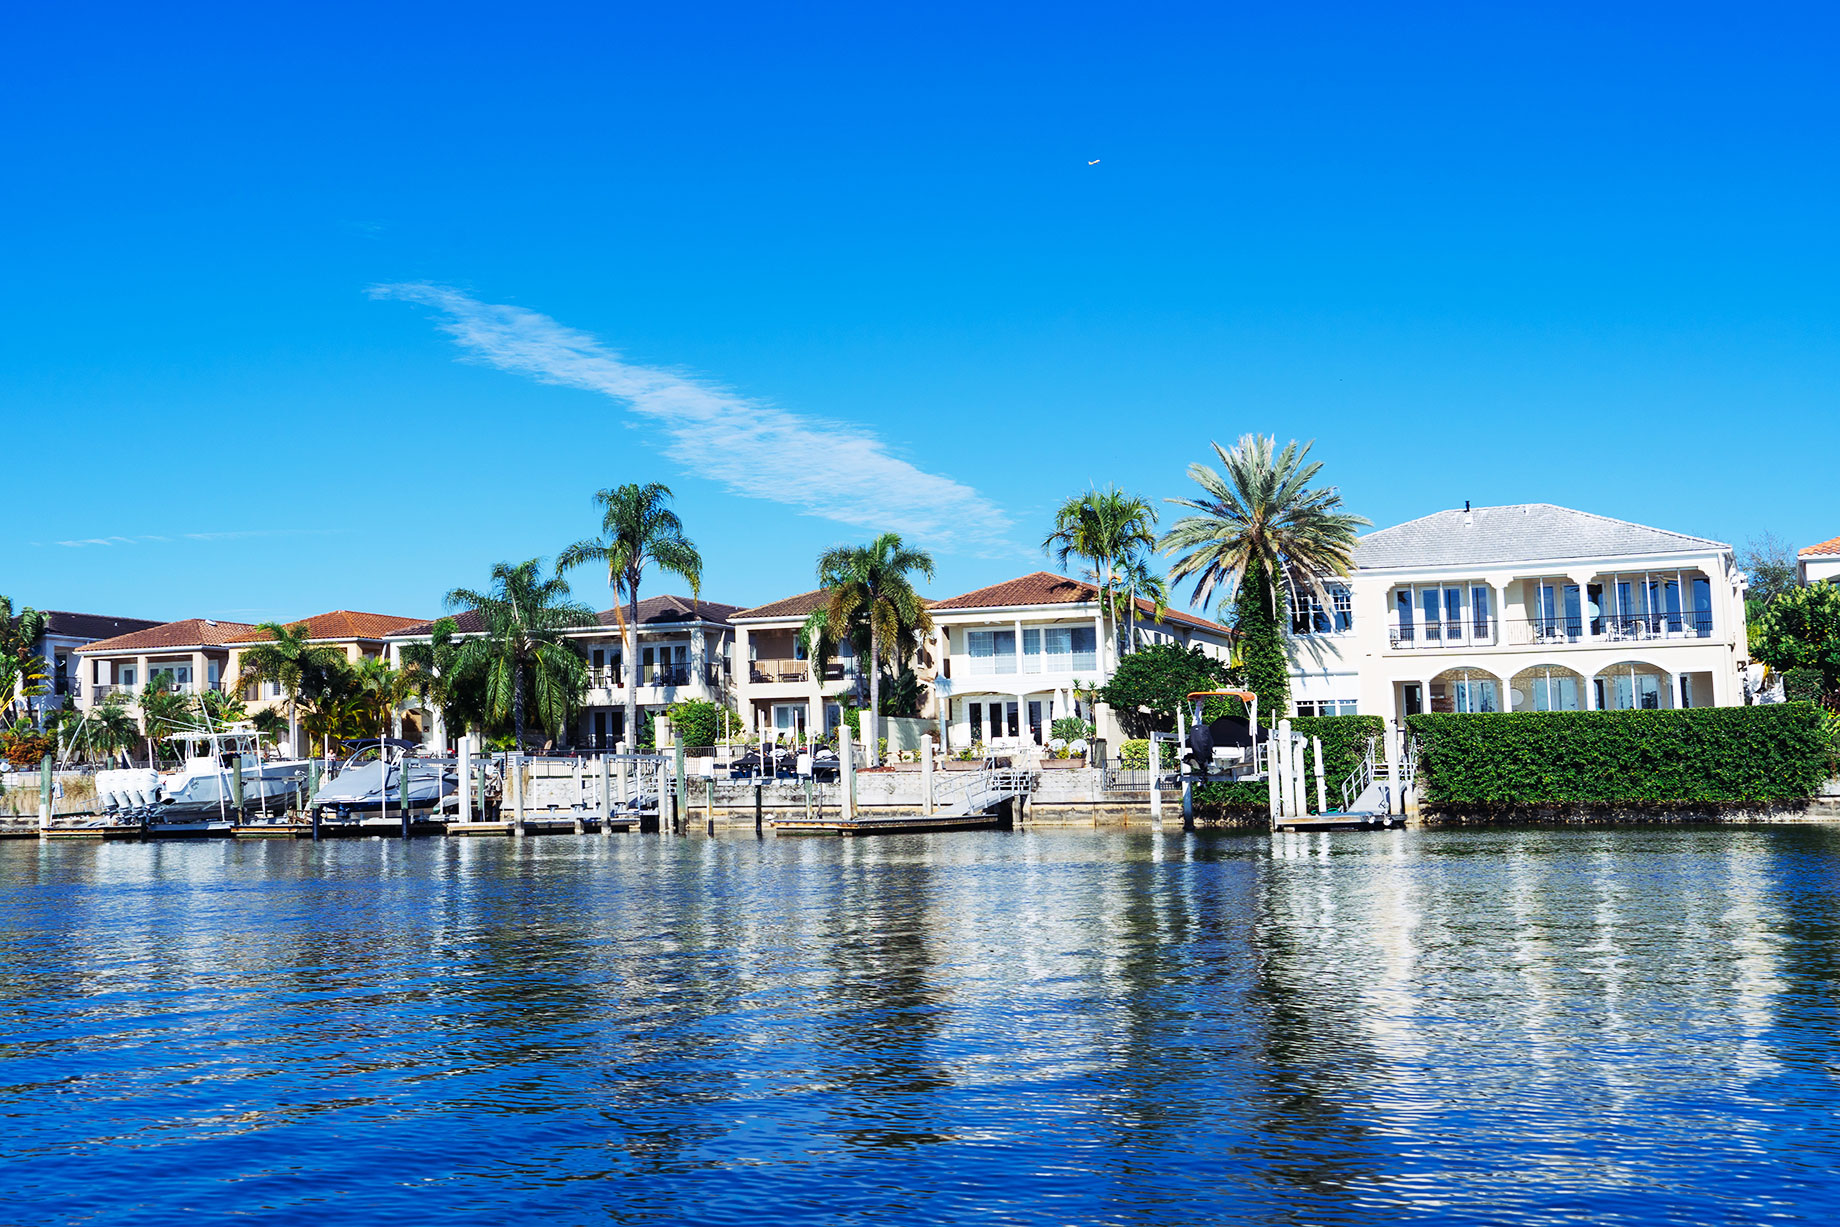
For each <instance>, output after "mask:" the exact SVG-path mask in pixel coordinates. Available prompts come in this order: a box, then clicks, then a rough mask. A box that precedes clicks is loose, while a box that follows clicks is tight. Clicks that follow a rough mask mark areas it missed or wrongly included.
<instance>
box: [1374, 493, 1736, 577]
mask: <svg viewBox="0 0 1840 1227" xmlns="http://www.w3.org/2000/svg"><path fill="white" fill-rule="evenodd" d="M1730 549H1731V547H1730V546H1729V545H1726V544H1725V543H1724V542H1722V541H1713V540H1710V539H1708V538H1706V537H1691V536H1688V535H1687V534H1685V533H1675V532H1669V531H1667V530H1666V529H1662V528H1649V527H1647V526H1646V525H1643V524H1631V523H1630V522H1629V521H1627V520H1612V519H1611V518H1609V517H1608V516H1600V515H1592V514H1591V513H1590V512H1588V511H1574V510H1572V509H1571V508H1570V507H1555V506H1554V505H1553V504H1551V503H1515V504H1512V505H1510V506H1507V507H1477V508H1476V509H1475V510H1473V511H1465V510H1463V509H1461V508H1458V509H1456V510H1452V511H1438V512H1434V513H1432V514H1431V515H1428V516H1420V517H1419V518H1418V519H1416V520H1407V521H1406V522H1405V523H1404V524H1395V525H1393V527H1391V528H1383V529H1381V530H1380V531H1379V532H1374V533H1369V534H1367V535H1366V536H1365V537H1362V538H1361V539H1360V540H1359V541H1357V542H1356V543H1355V547H1354V561H1355V565H1356V566H1357V567H1360V568H1362V569H1364V570H1366V569H1383V570H1390V569H1394V568H1406V567H1453V566H1455V567H1461V566H1478V565H1488V564H1490V563H1502V562H1533V561H1535V560H1545V559H1569V558H1618V557H1631V556H1638V555H1648V554H1680V553H1686V552H1693V551H1705V550H1730Z"/></svg>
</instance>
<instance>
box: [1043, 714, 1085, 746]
mask: <svg viewBox="0 0 1840 1227" xmlns="http://www.w3.org/2000/svg"><path fill="white" fill-rule="evenodd" d="M1092 735H1093V726H1092V725H1091V723H1089V722H1088V721H1085V720H1082V719H1080V718H1079V717H1078V716H1058V717H1056V718H1055V721H1054V723H1053V724H1051V725H1049V726H1048V736H1049V737H1050V738H1054V737H1058V738H1060V739H1061V740H1062V741H1079V740H1081V739H1082V738H1084V739H1086V740H1088V741H1090V740H1092Z"/></svg>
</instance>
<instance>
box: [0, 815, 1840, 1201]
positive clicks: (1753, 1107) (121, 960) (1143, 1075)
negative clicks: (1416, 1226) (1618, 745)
mask: <svg viewBox="0 0 1840 1227" xmlns="http://www.w3.org/2000/svg"><path fill="white" fill-rule="evenodd" d="M1837 884H1840V832H1829V831H1825V830H1794V829H1781V830H1769V829H1737V830H1713V831H1691V830H1652V831H1634V830H1631V831H1553V832H1539V831H1517V832H1473V831H1465V832H1453V833H1435V832H1431V833H1421V832H1384V833H1344V834H1338V835H1335V836H1320V835H1314V836H1287V837H1283V838H1280V839H1277V840H1273V839H1271V838H1269V837H1262V836H1261V837H1248V836H1235V835H1202V836H1194V837H1183V836H1182V835H1180V834H1179V833H1175V832H1172V833H1170V834H1169V835H1167V836H1154V835H1147V834H1145V835H1137V834H1133V835H1122V834H1121V835H1109V836H1108V835H1098V834H1089V833H1073V834H1066V835H1057V834H1051V835H1042V834H1014V835H1005V834H994V833H993V834H975V835H974V834H952V835H944V836H936V837H930V838H911V839H909V838H903V839H884V840H870V841H860V842H844V841H833V840H811V841H802V842H800V841H792V840H786V841H781V842H775V841H774V840H772V839H768V840H766V841H764V842H758V843H757V842H755V841H754V840H753V839H752V838H747V839H727V838H724V839H719V840H709V839H702V838H696V839H689V840H670V839H659V838H657V837H649V836H628V837H623V838H615V839H613V840H606V841H603V840H600V839H598V838H594V837H588V838H581V839H577V838H570V837H559V838H542V839H530V840H526V841H523V842H522V843H521V844H514V843H512V842H511V841H508V840H476V841H464V840H446V841H442V840H433V839H430V840H419V841H416V842H414V843H411V844H409V845H408V846H403V845H401V844H399V843H395V842H389V841H365V842H337V843H326V844H322V845H319V846H315V845H313V844H310V843H241V844H238V843H228V842H213V843H199V844H154V845H115V846H108V847H95V846H83V845H72V844H59V845H50V846H45V847H40V846H38V845H36V844H31V843H27V844H17V843H14V844H4V845H0V977H4V979H3V983H4V1005H3V1007H0V1009H3V1010H4V1023H3V1024H0V1220H4V1221H7V1222H59V1223H62V1222H71V1223H76V1222H81V1223H117V1222H134V1223H159V1222H180V1221H195V1220H197V1219H198V1218H200V1217H203V1218H206V1219H212V1218H219V1217H226V1216H229V1215H232V1214H235V1215H239V1216H249V1217H254V1218H257V1219H264V1218H266V1219H269V1220H271V1221H306V1220H313V1221H334V1222H340V1223H369V1222H377V1221H384V1220H389V1221H392V1222H421V1221H430V1222H432V1221H441V1222H446V1223H452V1222H456V1221H473V1222H500V1221H504V1220H506V1219H509V1218H511V1217H512V1216H513V1215H518V1216H530V1217H531V1219H532V1221H537V1219H538V1216H540V1217H541V1221H542V1222H544V1223H545V1224H561V1223H604V1222H635V1223H648V1224H665V1223H675V1222H709V1223H725V1224H733V1223H803V1222H812V1223H817V1222H845V1223H894V1222H931V1221H940V1220H951V1221H958V1222H965V1223H982V1222H997V1223H1030V1224H1033V1223H1079V1224H1087V1223H1132V1224H1149V1223H1197V1222H1228V1221H1233V1222H1240V1221H1245V1222H1256V1223H1265V1222H1274V1223H1321V1222H1331V1223H1366V1222H1373V1221H1381V1220H1390V1221H1400V1220H1405V1221H1439V1222H1473V1221H1479V1220H1482V1221H1518V1222H1542V1223H1544V1222H1567V1223H1575V1222H1592V1223H1601V1222H1613V1221H1624V1222H1642V1223H1651V1222H1682V1223H1706V1222H1752V1221H1758V1220H1762V1219H1766V1218H1776V1219H1783V1220H1790V1221H1796V1220H1805V1221H1831V1220H1832V1218H1833V1217H1834V1215H1835V1214H1836V1212H1837V1211H1836V1206H1840V1174H1837V1172H1836V1168H1837V1166H1840V1165H1837V1161H1840V1121H1837V1120H1836V1111H1837V1107H1836V1105H1837V1104H1840V1096H1837V1095H1836V1090H1837V1089H1840V1087H1837V1086H1836V1081H1837V1080H1836V1061H1837V1059H1840V1025H1837V1024H1840V1016H1837V1015H1840V1011H1837V1008H1836V1004H1837V996H1840V984H1837V983H1836V967H1835V941H1836V931H1835V893H1836V886H1837Z"/></svg>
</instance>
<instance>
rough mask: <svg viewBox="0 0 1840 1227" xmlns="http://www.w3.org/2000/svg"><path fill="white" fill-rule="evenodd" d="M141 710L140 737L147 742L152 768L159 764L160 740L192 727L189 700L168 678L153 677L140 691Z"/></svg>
mask: <svg viewBox="0 0 1840 1227" xmlns="http://www.w3.org/2000/svg"><path fill="white" fill-rule="evenodd" d="M140 706H141V736H142V737H144V738H146V741H147V762H148V764H149V765H155V764H157V763H158V761H159V752H158V746H159V742H160V739H161V738H163V737H165V736H167V735H168V734H170V733H177V732H179V731H181V730H183V729H188V728H192V727H194V726H195V721H194V719H193V714H192V712H193V709H192V700H191V699H190V698H189V697H188V696H186V695H183V694H180V693H179V690H178V688H177V687H176V686H174V685H173V682H172V677H171V675H170V674H166V673H156V674H154V675H153V677H151V678H149V679H147V684H146V685H144V686H142V687H141V693H140Z"/></svg>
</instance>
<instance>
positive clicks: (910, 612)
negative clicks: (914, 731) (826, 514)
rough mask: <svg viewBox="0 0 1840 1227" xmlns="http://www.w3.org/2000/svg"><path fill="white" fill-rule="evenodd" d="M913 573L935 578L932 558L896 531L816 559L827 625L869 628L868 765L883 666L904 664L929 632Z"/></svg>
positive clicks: (875, 752) (875, 749) (875, 750)
mask: <svg viewBox="0 0 1840 1227" xmlns="http://www.w3.org/2000/svg"><path fill="white" fill-rule="evenodd" d="M916 574H918V575H924V576H925V577H926V578H927V579H929V580H930V579H932V578H933V556H932V555H931V554H928V553H927V552H926V551H925V550H916V549H910V548H908V546H907V543H906V542H904V541H902V540H901V535H900V534H899V533H883V534H882V535H881V536H879V537H877V538H876V539H875V540H874V541H871V542H870V543H869V544H868V545H857V546H837V547H835V548H834V549H829V550H826V551H824V553H823V554H822V555H820V556H819V558H818V584H819V586H820V587H822V588H823V589H825V591H827V592H829V593H830V604H829V605H828V606H827V607H826V609H825V622H826V624H827V626H828V627H830V628H831V629H832V630H833V631H835V632H845V631H846V628H848V627H850V626H852V625H854V624H856V623H857V622H858V620H860V621H861V622H862V623H865V624H867V626H868V628H869V655H868V660H867V664H868V666H869V731H868V732H867V733H865V734H864V735H863V749H864V754H865V756H866V759H867V761H868V764H869V765H870V766H872V767H873V766H875V765H876V763H877V761H878V760H879V758H880V740H881V738H880V736H879V734H880V730H881V718H882V707H881V699H882V664H883V662H884V661H886V662H890V663H898V662H901V661H905V660H906V659H907V653H908V651H909V650H910V649H911V648H912V646H913V642H914V638H915V636H916V635H920V634H925V633H927V632H928V631H931V630H932V629H933V618H932V615H931V614H930V613H928V612H927V608H926V601H925V600H924V599H923V598H922V597H921V596H920V594H919V593H918V592H916V591H914V581H913V577H914V576H915V575H916ZM846 633H847V632H846Z"/></svg>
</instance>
